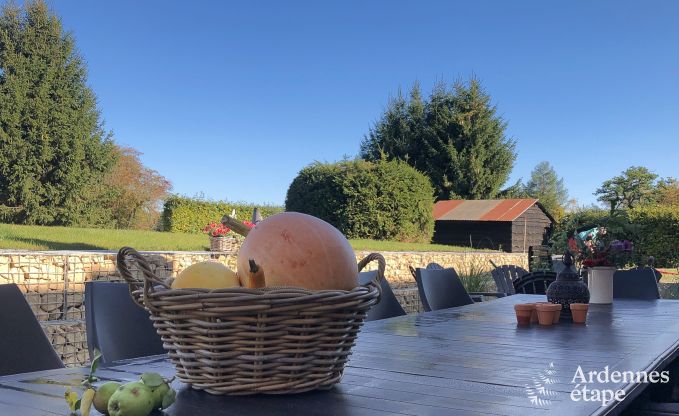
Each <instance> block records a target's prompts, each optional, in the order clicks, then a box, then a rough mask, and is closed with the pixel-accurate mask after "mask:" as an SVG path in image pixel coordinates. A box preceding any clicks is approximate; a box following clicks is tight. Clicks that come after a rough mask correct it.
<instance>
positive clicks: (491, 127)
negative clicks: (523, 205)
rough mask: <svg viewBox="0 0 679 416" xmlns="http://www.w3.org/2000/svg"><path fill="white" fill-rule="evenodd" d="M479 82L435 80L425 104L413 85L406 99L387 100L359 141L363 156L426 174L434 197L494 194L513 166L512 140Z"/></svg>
mask: <svg viewBox="0 0 679 416" xmlns="http://www.w3.org/2000/svg"><path fill="white" fill-rule="evenodd" d="M505 128H506V123H505V121H504V120H503V119H502V118H501V117H500V116H498V115H497V109H496V108H495V106H493V105H492V104H491V102H490V96H489V95H488V94H486V93H485V91H484V90H483V88H482V87H481V84H480V83H479V81H478V80H477V79H475V78H472V79H471V80H469V82H467V83H465V82H462V81H458V82H456V83H455V84H454V85H453V87H452V89H449V88H448V87H447V86H446V84H445V83H439V84H437V85H436V86H435V87H434V90H433V92H432V94H431V96H430V97H429V99H428V100H427V101H425V102H423V101H422V99H421V94H420V91H419V87H418V86H417V85H415V87H414V88H413V90H412V91H411V94H410V100H409V101H407V102H406V101H405V100H404V99H403V98H402V96H401V95H400V94H399V96H398V97H397V98H396V99H395V100H392V101H390V103H389V106H388V108H387V110H386V112H385V114H384V115H383V117H382V118H381V119H380V121H378V122H377V123H376V125H375V126H374V127H373V128H372V129H371V130H370V131H369V133H368V135H367V136H366V137H365V138H364V140H363V142H362V144H361V156H362V157H363V158H365V159H368V160H376V159H378V158H380V157H382V156H383V155H384V156H386V158H387V159H401V160H404V161H406V162H407V163H409V164H410V165H412V166H414V167H415V168H416V169H418V170H420V171H422V172H424V173H425V174H426V175H427V176H429V178H430V179H431V181H432V184H433V185H434V188H435V191H436V197H437V199H449V198H468V199H483V198H492V197H496V196H497V195H498V194H499V192H500V190H501V188H502V186H503V184H504V183H505V182H506V181H507V179H508V177H509V173H510V172H511V170H512V166H513V164H514V160H515V159H516V153H515V152H514V148H515V143H514V141H513V140H512V139H510V138H508V137H506V135H505Z"/></svg>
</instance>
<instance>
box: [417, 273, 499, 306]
mask: <svg viewBox="0 0 679 416" xmlns="http://www.w3.org/2000/svg"><path fill="white" fill-rule="evenodd" d="M426 269H427V270H443V269H444V267H443V266H441V265H440V264H438V263H429V264H427V267H426ZM451 269H452V270H453V272H454V273H455V276H457V277H458V279H460V276H459V275H458V274H457V271H456V270H455V269H454V268H452V267H451ZM410 273H411V274H412V275H413V277H414V278H415V280H417V276H416V275H415V269H413V268H412V266H410ZM460 281H462V279H460ZM462 286H464V283H463V284H462ZM465 290H466V289H465ZM467 293H468V294H469V297H471V298H472V300H473V301H474V303H476V302H483V297H484V296H493V297H496V298H501V297H504V296H505V294H504V293H503V292H467Z"/></svg>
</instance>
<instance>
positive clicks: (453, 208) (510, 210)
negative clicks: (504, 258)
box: [434, 199, 554, 253]
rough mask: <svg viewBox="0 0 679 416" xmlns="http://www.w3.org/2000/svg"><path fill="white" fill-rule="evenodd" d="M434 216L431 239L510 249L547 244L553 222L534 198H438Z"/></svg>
mask: <svg viewBox="0 0 679 416" xmlns="http://www.w3.org/2000/svg"><path fill="white" fill-rule="evenodd" d="M434 219H435V220H436V223H435V224H436V225H435V228H434V243H437V244H450V245H456V246H467V247H470V246H471V247H474V248H490V249H495V250H504V251H507V252H511V253H523V252H527V251H528V247H530V246H539V245H544V244H547V241H548V239H549V236H550V234H551V232H552V226H553V224H554V218H552V216H551V215H549V213H548V212H547V211H546V210H545V208H544V207H543V206H542V205H541V204H540V203H539V202H538V200H537V199H483V200H447V201H438V202H437V203H436V204H434Z"/></svg>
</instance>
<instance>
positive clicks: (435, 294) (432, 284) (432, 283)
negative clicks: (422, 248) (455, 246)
mask: <svg viewBox="0 0 679 416" xmlns="http://www.w3.org/2000/svg"><path fill="white" fill-rule="evenodd" d="M414 271H415V281H416V282H417V291H418V292H419V294H420V300H421V301H422V307H423V308H424V311H425V312H430V311H435V310H438V309H447V308H454V307H458V306H464V305H470V304H472V303H474V301H473V300H472V298H471V296H469V293H467V290H466V289H465V288H464V285H463V284H462V281H461V280H460V277H459V276H458V275H457V272H456V271H455V269H452V268H451V269H420V268H418V269H414Z"/></svg>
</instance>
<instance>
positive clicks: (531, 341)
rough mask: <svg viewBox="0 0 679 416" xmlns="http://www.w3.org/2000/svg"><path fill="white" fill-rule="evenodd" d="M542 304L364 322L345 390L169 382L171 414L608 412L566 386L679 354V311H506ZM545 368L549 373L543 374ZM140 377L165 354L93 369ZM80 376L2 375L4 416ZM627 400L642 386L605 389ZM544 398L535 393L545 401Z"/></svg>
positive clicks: (615, 408)
mask: <svg viewBox="0 0 679 416" xmlns="http://www.w3.org/2000/svg"><path fill="white" fill-rule="evenodd" d="M543 299H544V297H540V296H537V297H536V296H531V295H516V296H509V297H506V298H502V299H498V300H494V301H491V302H484V303H479V304H474V305H469V306H465V307H462V308H457V309H449V310H444V311H436V312H431V313H425V314H419V315H408V316H403V317H398V318H394V319H389V320H383V321H376V322H369V323H366V325H365V327H364V329H363V331H362V333H361V335H360V336H359V341H358V344H357V346H356V347H355V349H354V353H353V355H352V357H351V360H350V362H349V364H348V366H347V368H346V371H345V376H344V378H343V380H342V382H341V383H340V384H339V385H338V386H336V387H335V388H333V389H331V390H329V391H321V392H309V393H303V394H298V395H289V396H246V397H228V396H213V395H210V394H207V393H204V392H201V391H196V390H193V389H191V388H189V387H187V386H184V385H182V384H181V383H179V382H178V381H175V383H174V386H175V388H177V389H178V400H177V402H176V403H175V404H174V405H173V406H172V407H171V408H170V409H168V410H167V412H166V413H167V415H169V416H172V415H193V414H208V413H209V414H212V415H247V414H257V415H260V414H261V415H273V416H276V415H289V414H304V415H318V416H333V415H338V416H362V415H371V416H381V415H417V416H419V415H437V416H438V415H448V414H450V415H470V416H479V415H491V414H492V415H519V416H530V415H547V414H550V415H552V414H557V415H559V414H562V415H569V416H570V415H603V414H618V413H619V412H620V411H621V410H622V408H623V407H624V406H625V405H627V404H628V403H629V400H626V401H624V402H623V403H621V404H620V403H612V404H610V405H609V406H607V407H601V406H600V405H599V403H592V402H587V403H585V402H574V401H572V400H571V398H570V392H571V391H572V390H573V387H574V385H573V384H572V383H571V379H572V377H573V375H574V374H575V370H576V369H577V367H578V365H581V366H582V367H583V369H584V370H585V371H589V370H603V368H604V367H605V366H609V368H610V370H615V369H617V370H621V371H622V370H629V371H642V370H645V371H650V370H653V369H660V368H663V367H664V366H666V365H667V364H668V363H669V362H670V361H671V360H673V359H674V358H676V356H677V354H678V351H679V323H677V322H676V316H679V302H677V301H623V300H616V301H615V303H614V305H612V306H603V305H591V307H590V315H589V318H588V324H587V325H574V324H569V323H561V324H559V325H556V326H553V327H547V328H544V327H539V326H537V325H534V326H531V327H529V328H524V327H518V326H517V325H516V323H515V319H514V312H513V304H514V303H518V302H527V301H530V302H534V301H537V300H543ZM550 365H551V367H550ZM548 369H549V370H550V371H555V372H556V376H555V377H556V378H558V380H552V381H556V382H554V383H552V384H549V385H548V386H547V387H548V389H549V390H550V391H551V392H552V395H551V396H544V397H545V398H546V400H545V401H544V402H532V401H531V400H530V398H529V396H528V391H527V386H528V387H531V386H532V387H533V388H534V389H535V387H534V384H535V383H536V382H537V383H539V382H540V380H541V379H540V378H539V376H540V374H541V373H544V372H545V371H546V370H548ZM145 371H155V372H159V373H161V374H163V375H165V376H170V375H172V374H174V368H173V367H172V366H171V365H170V364H169V363H168V362H167V361H165V358H164V357H144V358H140V359H136V360H130V361H128V362H121V363H117V364H116V365H113V366H108V367H104V368H101V369H99V370H98V376H99V377H100V378H101V379H102V381H105V380H115V381H119V382H126V381H131V380H136V379H138V377H139V375H140V374H141V373H143V372H145ZM85 373H86V369H78V368H76V369H59V370H50V371H44V372H38V373H31V374H20V375H15V376H7V377H0V414H22V415H23V414H26V415H32V414H48V415H49V414H66V413H67V408H66V403H65V401H64V399H63V393H64V391H65V389H66V387H67V386H74V387H76V388H77V387H78V385H79V382H80V380H81V379H82V376H83V375H84V374H85ZM591 387H593V388H611V389H623V390H625V391H626V392H627V394H628V395H629V396H630V397H629V398H628V399H631V398H633V397H634V396H635V395H636V394H638V393H639V392H640V391H641V390H642V389H643V388H644V387H645V386H644V385H634V384H624V383H608V384H596V385H593V386H591ZM541 397H542V396H541Z"/></svg>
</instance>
